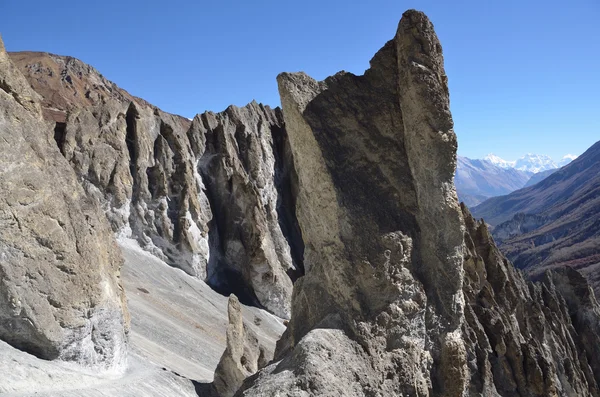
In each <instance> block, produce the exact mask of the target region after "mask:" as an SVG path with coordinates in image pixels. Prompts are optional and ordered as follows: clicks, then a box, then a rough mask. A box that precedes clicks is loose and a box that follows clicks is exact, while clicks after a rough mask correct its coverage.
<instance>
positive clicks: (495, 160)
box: [454, 153, 577, 206]
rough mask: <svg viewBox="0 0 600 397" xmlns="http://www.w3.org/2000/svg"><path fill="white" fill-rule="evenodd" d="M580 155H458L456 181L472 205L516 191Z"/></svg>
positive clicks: (459, 195) (464, 196)
mask: <svg viewBox="0 0 600 397" xmlns="http://www.w3.org/2000/svg"><path fill="white" fill-rule="evenodd" d="M575 158H577V156H575V155H572V154H567V155H565V156H564V157H563V158H562V159H561V160H560V161H559V162H555V161H554V160H552V158H551V157H549V156H545V155H538V154H531V153H528V154H526V155H525V156H523V157H521V158H519V159H518V160H515V161H508V160H504V159H503V158H501V157H498V156H496V155H495V154H493V153H490V154H488V155H487V156H486V157H485V158H484V159H483V160H472V159H469V158H466V157H462V156H458V159H457V160H458V161H457V167H456V175H455V178H454V183H455V185H456V191H457V192H458V197H459V199H460V200H461V201H464V202H465V203H466V204H467V205H469V206H474V205H477V204H478V203H481V202H482V201H484V200H486V199H488V198H490V197H494V196H500V195H504V194H508V193H510V192H512V191H514V190H517V189H520V188H523V187H526V186H531V185H534V184H536V183H538V182H540V181H542V180H543V179H545V178H546V177H548V176H549V175H551V174H552V173H553V172H554V171H556V170H558V169H559V168H560V167H562V166H564V165H566V164H568V163H570V162H571V161H572V160H573V159H575Z"/></svg>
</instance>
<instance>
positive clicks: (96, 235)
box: [0, 45, 128, 369]
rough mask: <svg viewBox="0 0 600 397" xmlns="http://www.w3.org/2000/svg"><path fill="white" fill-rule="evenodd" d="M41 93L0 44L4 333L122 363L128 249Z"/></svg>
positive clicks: (73, 355) (60, 355)
mask: <svg viewBox="0 0 600 397" xmlns="http://www.w3.org/2000/svg"><path fill="white" fill-rule="evenodd" d="M40 100H41V98H40V97H39V95H38V94H37V93H35V92H34V91H33V90H32V89H31V87H30V86H29V84H28V82H27V81H26V80H25V78H24V77H23V76H22V75H21V73H20V72H19V71H18V70H17V68H16V67H15V66H14V65H13V64H12V62H11V60H10V59H9V57H8V55H7V54H6V52H5V51H4V47H3V45H0V339H2V340H4V341H6V342H8V343H9V344H11V345H13V346H14V347H17V348H19V349H22V350H24V351H26V352H29V353H32V354H34V355H36V356H38V357H41V358H44V359H49V360H51V359H63V360H66V361H74V362H77V363H79V364H82V365H86V366H91V367H94V368H98V369H119V368H120V367H121V366H122V365H123V364H124V361H125V358H126V335H125V333H126V329H127V327H128V314H127V309H126V305H125V298H124V294H123V290H122V288H121V282H120V279H119V278H120V276H119V272H120V267H121V263H122V259H121V257H120V254H119V252H118V248H117V246H116V243H115V240H114V238H113V235H112V233H111V231H110V227H109V225H108V222H106V219H105V217H104V216H103V214H102V212H101V209H100V208H99V206H98V204H97V203H96V202H95V201H94V200H92V199H90V198H89V197H88V196H87V195H86V194H85V192H84V190H83V189H82V188H81V186H80V185H79V183H78V181H77V177H76V175H75V173H74V172H73V170H72V169H71V167H69V164H68V162H67V161H66V160H65V159H64V158H63V156H62V155H61V153H60V152H59V150H58V149H57V147H56V145H55V144H54V142H53V134H54V131H53V129H54V124H51V123H47V122H45V121H44V120H43V119H42V113H41V106H40Z"/></svg>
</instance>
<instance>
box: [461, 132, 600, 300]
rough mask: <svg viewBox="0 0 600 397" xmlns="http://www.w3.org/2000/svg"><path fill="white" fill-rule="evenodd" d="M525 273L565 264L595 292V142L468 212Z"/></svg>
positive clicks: (599, 159) (598, 207)
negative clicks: (561, 164) (528, 183)
mask: <svg viewBox="0 0 600 397" xmlns="http://www.w3.org/2000/svg"><path fill="white" fill-rule="evenodd" d="M472 212H473V215H474V216H476V217H478V218H483V219H484V220H485V221H486V222H487V223H488V224H490V225H492V226H494V228H493V232H492V233H493V235H494V238H495V240H496V241H497V242H500V244H501V245H500V246H501V249H502V250H503V252H504V254H505V255H506V256H507V257H508V258H509V259H510V260H511V261H513V263H514V264H515V265H516V266H517V267H519V268H522V269H525V270H526V271H527V272H528V273H529V274H531V275H533V276H537V275H540V274H542V273H543V271H544V270H546V269H548V268H553V267H557V266H562V265H569V266H571V267H574V268H576V269H577V270H580V271H581V272H582V273H583V274H585V275H586V276H587V277H588V280H590V281H591V282H592V284H594V286H595V289H596V292H597V293H599V292H600V272H599V271H597V270H600V142H597V143H596V144H594V145H593V146H592V147H590V148H589V149H588V150H587V151H586V152H585V153H584V154H582V155H581V156H580V157H578V158H577V159H576V160H574V161H573V162H571V163H570V164H568V165H566V166H564V167H562V168H561V169H559V170H556V171H555V172H553V173H552V174H551V175H549V176H547V177H546V178H545V179H543V180H542V181H541V182H538V183H537V184H535V185H533V186H530V187H526V188H523V189H520V190H517V191H515V192H512V193H511V194H509V195H506V196H502V197H494V198H491V199H489V200H486V201H485V202H483V203H482V204H480V205H478V206H476V207H474V208H472Z"/></svg>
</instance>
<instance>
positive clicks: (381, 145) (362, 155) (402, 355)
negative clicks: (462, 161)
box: [248, 11, 467, 395]
mask: <svg viewBox="0 0 600 397" xmlns="http://www.w3.org/2000/svg"><path fill="white" fill-rule="evenodd" d="M278 83H279V91H280V94H281V99H282V105H283V110H284V116H285V121H286V128H287V130H288V134H289V139H290V145H291V148H292V152H293V155H294V161H295V168H296V170H297V172H298V180H299V192H298V207H297V216H298V220H299V223H300V227H301V228H302V235H303V238H304V241H305V244H306V250H305V262H304V264H305V268H306V270H307V273H306V276H305V277H304V278H302V279H300V280H299V281H298V282H297V284H296V286H295V287H294V297H293V300H292V314H293V315H292V319H291V322H290V328H289V333H290V335H289V341H290V346H289V348H290V349H292V348H293V349H294V350H293V351H290V353H289V354H293V355H294V356H296V359H297V360H300V362H299V363H298V362H296V363H295V365H298V368H304V369H306V370H307V371H309V369H308V367H307V366H306V365H305V364H306V363H307V362H310V361H311V360H312V358H311V357H312V356H313V355H321V354H323V353H322V351H323V350H328V351H330V352H331V354H333V355H334V356H337V357H348V356H351V355H352V356H354V358H353V360H354V362H353V363H352V365H354V368H351V369H349V370H348V371H342V368H341V367H328V368H326V369H325V368H320V370H319V371H315V372H312V371H310V372H306V373H302V374H301V375H298V376H299V377H300V378H304V377H306V379H307V382H308V383H311V382H313V381H314V382H317V383H319V382H325V378H330V377H331V378H335V381H333V382H332V383H328V385H327V390H328V391H331V392H333V391H334V390H337V391H339V392H341V391H347V390H348V389H347V388H348V387H349V388H350V390H356V391H357V392H356V393H357V394H352V393H351V394H346V395H360V393H358V390H366V389H372V390H378V391H380V392H381V393H383V394H384V395H392V394H394V393H399V392H400V393H404V395H425V394H426V393H427V392H428V390H431V389H432V388H433V387H437V388H445V389H448V390H454V389H456V390H457V392H456V393H454V392H453V394H452V395H459V394H457V393H458V390H462V389H464V384H465V382H466V381H467V379H466V375H467V370H466V352H465V348H464V345H463V342H462V338H461V331H460V327H461V323H462V312H463V306H464V298H463V294H462V279H463V274H462V255H463V249H464V248H463V232H462V228H461V213H460V207H459V206H458V201H457V198H456V193H455V191H454V187H453V183H452V176H453V174H454V168H455V161H456V136H455V134H454V132H453V130H452V127H453V124H452V118H451V115H450V111H449V99H448V89H447V85H446V84H447V79H446V76H445V74H444V69H443V60H442V53H441V47H440V44H439V42H438V40H437V37H436V36H435V33H434V31H433V27H432V25H431V23H430V22H429V20H428V19H427V17H426V16H425V15H424V14H422V13H420V12H416V11H408V12H406V13H405V14H404V16H403V18H402V21H401V23H400V26H399V28H398V32H397V34H396V37H395V39H394V40H392V41H390V42H388V43H387V44H386V45H385V46H384V47H383V49H381V50H380V51H379V52H378V53H377V54H376V55H375V57H374V58H373V59H372V61H371V68H370V69H369V70H367V71H366V72H365V74H364V75H363V76H355V75H353V74H350V73H343V72H342V73H338V74H336V75H335V76H332V77H330V78H328V79H326V80H325V81H322V82H317V81H315V80H313V79H311V78H310V77H308V76H307V75H305V74H303V73H295V74H288V73H284V74H281V75H280V76H279V77H278ZM333 329H338V330H340V331H333ZM342 330H343V332H341V331H342ZM356 349H358V350H359V351H361V352H362V353H361V355H360V356H356V352H355V350H356ZM299 350H301V351H303V353H302V354H301V353H299V352H298V351H299ZM303 357H306V360H308V361H307V362H304V361H303ZM284 361H285V360H284ZM340 361H344V360H340ZM450 362H451V363H452V365H445V364H449V363H450ZM340 364H341V363H340ZM380 374H385V375H384V376H381V375H380ZM308 379H310V380H308ZM256 387H257V388H258V389H256V390H260V393H266V394H269V393H270V392H271V389H269V388H266V389H261V386H260V382H259V385H258V386H256ZM277 390H280V389H277ZM248 393H250V394H252V393H251V392H250V391H248ZM260 393H258V394H260Z"/></svg>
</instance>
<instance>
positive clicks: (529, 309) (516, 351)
mask: <svg viewBox="0 0 600 397" xmlns="http://www.w3.org/2000/svg"><path fill="white" fill-rule="evenodd" d="M463 211H464V216H465V224H466V226H467V233H466V234H465V241H466V245H467V247H468V250H467V252H466V254H465V264H464V267H465V283H464V287H463V290H464V294H465V299H466V301H467V302H468V305H467V307H466V310H465V320H466V321H465V322H464V325H463V335H464V339H465V342H466V346H467V352H468V361H467V362H468V363H469V372H470V374H471V378H470V382H469V388H468V395H483V396H496V395H499V396H513V395H520V396H598V395H600V389H599V388H598V381H599V380H600V373H599V372H598V360H599V358H600V356H599V355H598V351H597V350H598V346H600V345H599V343H600V333H598V330H599V327H600V311H599V310H600V307H599V306H598V303H597V302H596V299H595V298H594V294H593V292H592V291H591V289H590V287H589V286H588V285H587V283H586V282H585V279H584V278H583V277H582V276H581V275H580V274H578V273H577V272H576V271H574V270H571V269H568V268H566V269H561V270H559V271H556V272H547V273H546V274H545V277H544V280H543V281H542V282H540V283H537V284H533V283H531V282H526V281H525V280H524V279H523V277H522V275H521V274H520V273H518V271H517V270H515V268H514V267H513V266H512V264H511V263H510V262H508V261H507V260H506V258H504V256H503V255H502V254H501V253H500V251H499V250H498V248H497V247H496V245H495V244H494V241H493V239H492V237H491V234H490V233H489V231H488V229H487V225H486V224H485V223H483V222H476V221H475V220H474V219H473V217H472V216H471V215H470V213H469V212H468V210H467V209H466V208H464V207H463Z"/></svg>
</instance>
